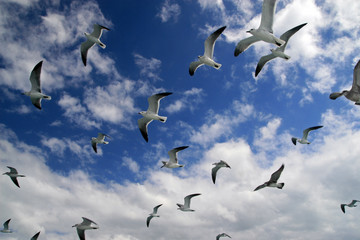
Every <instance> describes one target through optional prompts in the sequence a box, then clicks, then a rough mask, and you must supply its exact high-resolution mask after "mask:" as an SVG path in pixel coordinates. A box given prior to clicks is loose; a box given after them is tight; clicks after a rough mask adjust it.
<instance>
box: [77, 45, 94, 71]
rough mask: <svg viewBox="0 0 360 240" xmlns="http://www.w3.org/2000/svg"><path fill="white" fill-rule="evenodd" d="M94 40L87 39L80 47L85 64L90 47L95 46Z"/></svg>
mask: <svg viewBox="0 0 360 240" xmlns="http://www.w3.org/2000/svg"><path fill="white" fill-rule="evenodd" d="M94 44H95V43H94V42H92V41H90V40H86V41H85V42H83V43H82V44H81V47H80V52H81V59H82V61H83V63H84V66H86V59H87V53H88V51H89V49H90V48H91V47H92V46H94Z"/></svg>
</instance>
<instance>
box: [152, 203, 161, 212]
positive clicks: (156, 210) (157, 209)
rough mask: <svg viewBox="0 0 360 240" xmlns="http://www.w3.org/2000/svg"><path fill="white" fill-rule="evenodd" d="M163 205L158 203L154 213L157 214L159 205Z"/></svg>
mask: <svg viewBox="0 0 360 240" xmlns="http://www.w3.org/2000/svg"><path fill="white" fill-rule="evenodd" d="M161 206H162V204H159V205H157V206H156V207H154V209H153V213H154V214H157V211H158V209H159V207H161Z"/></svg>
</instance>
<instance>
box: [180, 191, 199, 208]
mask: <svg viewBox="0 0 360 240" xmlns="http://www.w3.org/2000/svg"><path fill="white" fill-rule="evenodd" d="M199 195H201V193H194V194H190V195H187V196H186V197H185V198H184V205H183V204H180V203H177V204H176V205H177V206H178V207H179V208H178V210H181V211H183V212H194V211H195V210H193V209H190V201H191V198H193V197H196V196H199Z"/></svg>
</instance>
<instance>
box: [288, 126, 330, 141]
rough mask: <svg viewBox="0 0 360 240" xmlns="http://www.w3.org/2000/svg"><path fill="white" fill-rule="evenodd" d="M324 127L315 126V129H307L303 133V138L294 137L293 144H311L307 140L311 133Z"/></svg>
mask: <svg viewBox="0 0 360 240" xmlns="http://www.w3.org/2000/svg"><path fill="white" fill-rule="evenodd" d="M322 127H323V126H315V127H309V128H307V129H305V130H304V131H303V136H302V138H301V139H300V138H295V137H292V138H291V141H292V142H293V144H294V145H296V142H299V143H301V144H310V142H309V141H308V140H307V137H308V135H309V132H310V131H312V130H316V129H319V128H322Z"/></svg>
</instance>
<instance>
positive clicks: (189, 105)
mask: <svg viewBox="0 0 360 240" xmlns="http://www.w3.org/2000/svg"><path fill="white" fill-rule="evenodd" d="M203 95H204V91H203V90H202V89H201V88H192V89H190V90H186V91H185V92H184V93H183V94H182V97H181V98H180V99H178V100H176V101H175V102H174V103H172V104H170V105H168V106H167V107H166V108H165V111H167V112H169V113H175V112H179V111H181V110H183V109H184V108H186V109H187V110H190V111H193V110H194V109H195V108H196V106H197V105H198V104H199V103H201V101H202V96H203Z"/></svg>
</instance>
